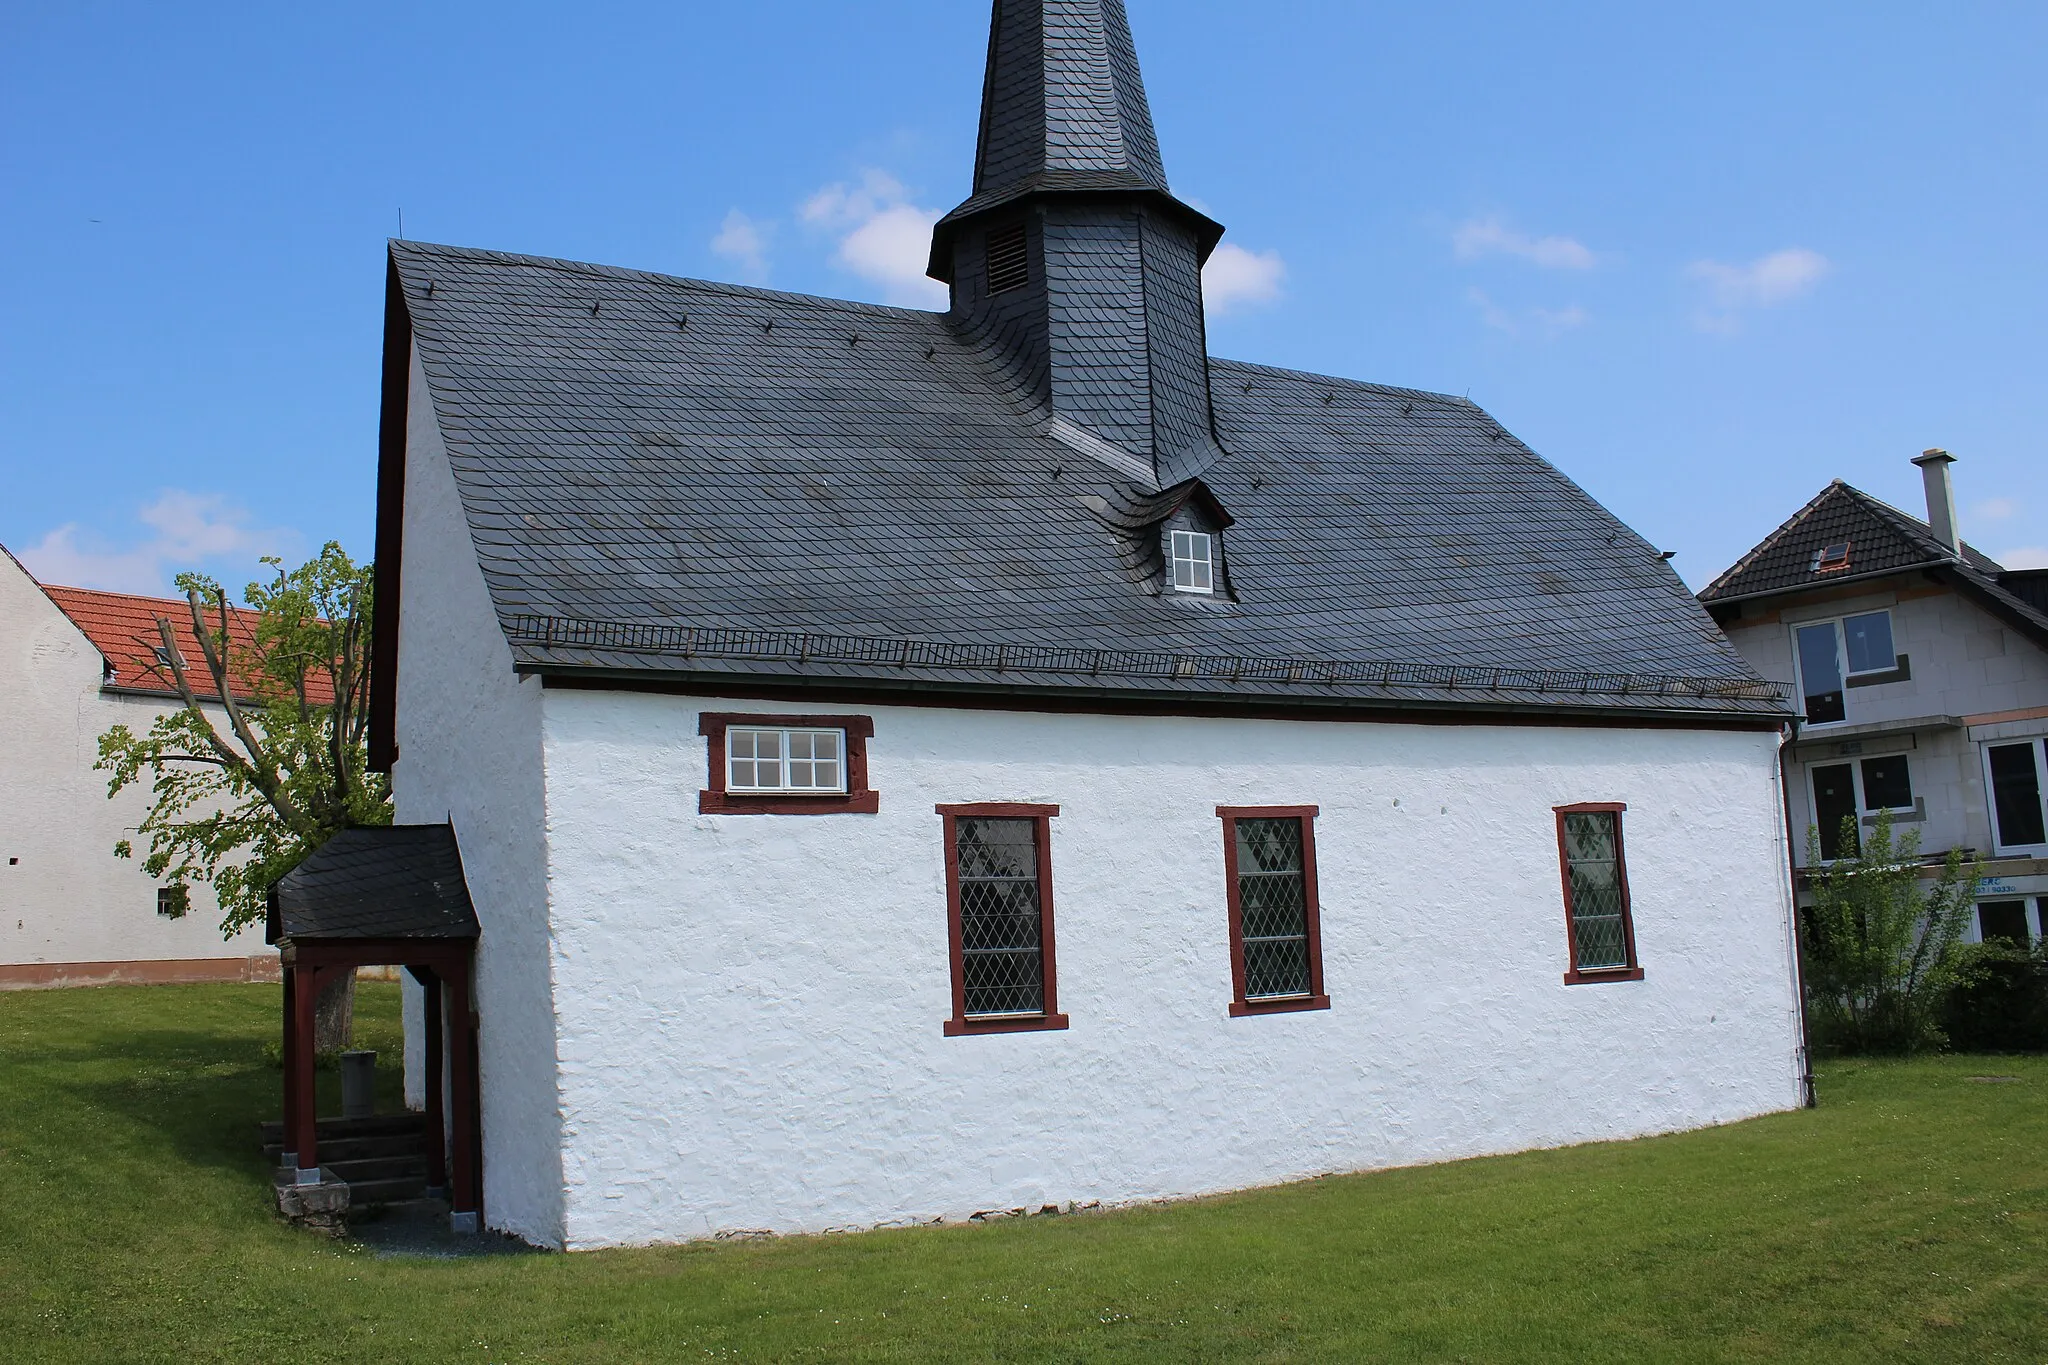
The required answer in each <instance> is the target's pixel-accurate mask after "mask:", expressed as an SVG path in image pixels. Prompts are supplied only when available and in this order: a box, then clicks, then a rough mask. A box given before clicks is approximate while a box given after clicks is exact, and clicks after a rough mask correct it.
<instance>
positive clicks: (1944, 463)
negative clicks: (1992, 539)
mask: <svg viewBox="0 0 2048 1365" xmlns="http://www.w3.org/2000/svg"><path fill="white" fill-rule="evenodd" d="M1955 462H1956V457H1955V456H1953V455H1951V454H1949V453H1948V452H1947V451H1946V450H1942V449H1940V448H1939V447H1937V448H1935V449H1933V450H1927V451H1922V452H1921V453H1920V454H1919V455H1918V456H1916V457H1915V458H1914V460H1913V463H1914V464H1917V465H1919V466H1920V480H1921V482H1922V483H1924V484H1926V485H1927V525H1928V527H1929V528H1930V529H1932V530H1933V532H1934V538H1935V539H1936V540H1938V541H1940V542H1941V543H1942V544H1944V545H1946V546H1948V548H1949V549H1950V551H1951V552H1953V553H1955V554H1958V555H1960V554H1961V553H1962V552H1963V538H1962V536H1961V535H1959V534H1958V533H1957V531H1956V490H1955V488H1954V486H1953V485H1951V484H1950V483H1949V478H1948V467H1949V466H1950V465H1952V464H1954V463H1955Z"/></svg>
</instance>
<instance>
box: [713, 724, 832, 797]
mask: <svg viewBox="0 0 2048 1365" xmlns="http://www.w3.org/2000/svg"><path fill="white" fill-rule="evenodd" d="M769 736H773V737H774V748H775V752H774V754H772V755H769V756H765V757H764V756H763V755H762V754H761V743H760V741H761V739H763V738H764V737H769ZM825 737H829V738H830V739H831V741H832V754H831V756H830V757H829V758H828V757H822V756H820V755H819V754H818V752H817V748H818V744H817V741H818V740H819V739H820V738H825ZM743 746H744V747H745V749H746V752H745V753H741V752H740V750H741V748H742V747H743ZM799 748H802V749H804V750H806V752H805V753H803V754H798V753H797V752H796V751H797V750H798V749H799ZM765 763H773V764H775V781H774V783H772V784H769V783H763V782H760V781H758V779H759V778H760V777H761V776H762V773H761V765H762V764H765ZM825 764H830V765H831V781H830V782H820V781H817V780H816V779H817V778H818V777H819V775H820V774H819V772H818V769H819V768H820V767H821V766H822V765H825ZM742 774H745V775H747V776H748V777H750V778H753V779H756V780H753V781H742V780H741V775H742ZM799 778H801V779H802V780H800V781H799V780H798V779H799ZM725 789H726V791H728V792H730V793H732V794H734V795H746V796H771V795H794V796H816V795H828V796H829V795H842V794H844V793H845V791H846V731H844V730H832V729H787V728H781V727H775V726H761V725H734V726H729V727H728V728H727V729H726V732H725Z"/></svg>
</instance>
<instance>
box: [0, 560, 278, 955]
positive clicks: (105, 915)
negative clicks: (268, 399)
mask: <svg viewBox="0 0 2048 1365" xmlns="http://www.w3.org/2000/svg"><path fill="white" fill-rule="evenodd" d="M102 663H103V661H102V659H101V656H100V652H99V650H98V649H96V648H95V647H94V646H93V644H92V642H91V641H90V640H88V639H87V638H86V637H85V633H84V632H83V631H81V630H79V628H78V627H77V626H76V625H75V624H73V623H72V621H71V618H70V617H68V616H66V615H65V614H64V613H63V612H62V611H60V610H58V608H57V604H56V603H54V602H52V601H51V600H50V599H49V598H48V597H47V596H45V595H44V594H43V591H42V589H41V588H39V587H37V586H36V584H35V582H34V580H32V579H31V578H30V577H29V576H28V574H27V573H26V572H24V571H23V570H22V568H21V566H20V565H18V564H17V563H15V561H14V560H13V559H12V558H11V557H9V556H8V555H6V554H5V553H4V552H0V698H5V702H4V710H0V781H4V785H5V788H6V791H7V794H8V799H7V814H6V817H5V819H4V821H0V831H4V833H0V966H22V965H29V964H93V965H96V966H102V965H105V964H113V963H133V962H189V961H197V960H205V959H215V960H218V959H229V958H243V959H247V958H250V957H252V956H258V955H263V954H266V953H267V952H268V950H267V949H266V948H265V947H264V944H263V933H262V930H261V929H260V928H257V929H251V930H245V931H243V932H242V933H240V934H237V935H236V936H235V937H234V938H232V939H228V940H225V941H223V940H222V938H221V933H220V911H219V907H218V904H217V903H216V902H215V900H214V898H213V894H212V891H211V889H210V888H209V887H206V886H204V885H194V886H193V887H192V888H191V910H190V912H189V913H187V914H186V915H185V916H184V917H183V918H182V919H169V918H166V917H164V916H161V915H159V914H157V910H156V893H157V889H158V888H159V887H161V886H165V885H168V884H169V883H168V882H165V881H159V880H156V879H154V878H152V877H150V876H149V875H148V874H147V873H145V872H144V871H143V870H142V859H143V857H144V856H145V855H146V854H147V853H148V842H147V840H146V839H143V838H140V837H138V836H137V834H136V827H137V826H139V825H140V824H141V823H142V820H143V817H144V816H145V815H146V814H148V811H149V806H150V796H149V790H148V783H147V782H146V781H145V782H144V783H142V784H141V785H139V786H134V787H130V788H128V789H127V790H126V791H124V792H122V793H121V795H120V796H119V797H117V798H115V799H113V800H111V801H110V800H108V799H107V774H105V773H103V772H97V771H95V770H94V768H93V764H94V763H95V762H97V761H98V759H99V737H100V736H101V735H102V734H104V733H105V732H106V731H107V730H109V729H111V728H112V727H113V726H115V725H126V726H128V727H129V728H130V729H131V730H133V731H135V732H136V733H137V734H142V733H144V732H146V731H147V730H148V729H149V727H150V726H151V725H153V724H154V723H155V722H156V719H157V717H159V716H162V715H167V714H169V713H170V712H172V711H173V710H175V709H176V708H175V707H174V706H172V705H170V704H167V703H165V702H162V701H159V700H155V699H152V698H146V697H134V696H123V695H118V694H112V693H107V692H103V691H102V690H101V686H100V684H101V681H102V672H103V667H102ZM122 839H128V840H131V841H133V843H134V845H135V849H136V855H135V857H133V858H127V859H122V858H116V857H115V856H114V845H115V844H116V843H117V842H118V841H120V840H122ZM270 957H271V960H272V961H274V960H275V955H274V954H271V955H270ZM66 979H69V978H66ZM77 979H81V980H87V979H95V978H94V977H93V976H92V974H91V973H82V974H80V975H79V976H78V977H77Z"/></svg>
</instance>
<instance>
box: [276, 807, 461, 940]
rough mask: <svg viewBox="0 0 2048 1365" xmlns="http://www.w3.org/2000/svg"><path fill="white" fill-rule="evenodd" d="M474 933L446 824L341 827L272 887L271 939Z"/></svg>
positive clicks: (458, 856)
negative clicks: (365, 827) (362, 827)
mask: <svg viewBox="0 0 2048 1365" xmlns="http://www.w3.org/2000/svg"><path fill="white" fill-rule="evenodd" d="M478 933H479V929H478V926H477V918H476V908H475V907H474V906H473V905H472V904H471V903H470V899H469V885H468V883H467V882H466V881H465V880H464V879H463V875H462V853H461V850H460V849H458V848H457V847H456V844H455V831H454V829H453V828H452V827H450V826H448V825H386V826H382V827H379V828H373V829H348V830H343V831H342V832H341V833H339V834H337V835H335V836H334V837H333V838H332V839H329V840H328V841H327V842H326V843H324V844H322V845H320V847H319V848H317V849H315V850H313V852H312V853H310V854H308V855H307V856H306V858H305V860H304V861H303V862H301V863H300V864H299V865H298V866H297V867H295V868H293V869H292V870H291V871H290V872H287V873H286V874H285V875H284V877H283V878H282V879H281V880H279V882H278V883H277V885H276V887H275V888H274V889H273V890H272V891H271V903H270V930H269V941H270V942H272V943H277V942H279V941H281V940H283V939H363V938H435V939H465V938H475V937H477V935H478Z"/></svg>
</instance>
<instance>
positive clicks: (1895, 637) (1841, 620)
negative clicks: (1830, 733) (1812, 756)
mask: <svg viewBox="0 0 2048 1365" xmlns="http://www.w3.org/2000/svg"><path fill="white" fill-rule="evenodd" d="M1871 616H1882V617H1884V618H1885V626H1884V628H1885V634H1886V636H1887V637H1889V638H1890V640H1891V645H1892V657H1891V659H1890V661H1889V662H1887V663H1885V664H1884V665H1883V666H1882V667H1878V668H1851V667H1849V627H1848V623H1849V622H1851V621H1861V620H1863V619H1865V618H1866V617H1871ZM1788 625H1789V628H1790V629H1791V632H1792V670H1793V676H1794V677H1795V678H1797V680H1798V683H1799V704H1800V706H1801V707H1802V708H1804V707H1805V705H1806V699H1807V697H1808V696H1809V695H1812V694H1810V693H1808V692H1807V690H1806V658H1805V655H1804V654H1803V652H1802V651H1801V649H1800V643H1799V634H1800V632H1801V631H1807V630H1814V629H1817V628H1819V627H1822V626H1826V627H1827V628H1828V629H1829V632H1830V633H1831V634H1832V636H1833V638H1834V650H1835V674H1836V678H1837V680H1838V681H1839V683H1840V687H1839V689H1838V690H1839V691H1840V692H1841V694H1842V718H1841V719H1840V720H1813V719H1811V718H1808V719H1807V720H1806V721H1805V724H1806V727H1807V728H1808V729H1819V728H1821V727H1823V726H1828V725H1847V724H1848V723H1849V722H1850V721H1852V720H1853V719H1855V718H1854V717H1853V716H1851V715H1850V714H1849V689H1850V688H1851V687H1854V686H1855V685H1856V680H1857V679H1859V678H1871V677H1874V676H1875V675H1877V674H1880V673H1891V672H1895V671H1897V669H1898V667H1899V632H1898V623H1897V621H1896V620H1894V619H1893V617H1892V612H1891V609H1890V608H1889V607H1878V608H1875V609H1873V610H1871V611H1852V612H1845V613H1843V614H1842V615H1840V616H1822V617H1817V618H1816V619H1814V620H1811V621H1793V622H1789V623H1788ZM1822 695H1825V694H1822Z"/></svg>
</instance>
